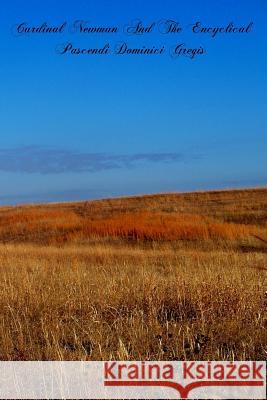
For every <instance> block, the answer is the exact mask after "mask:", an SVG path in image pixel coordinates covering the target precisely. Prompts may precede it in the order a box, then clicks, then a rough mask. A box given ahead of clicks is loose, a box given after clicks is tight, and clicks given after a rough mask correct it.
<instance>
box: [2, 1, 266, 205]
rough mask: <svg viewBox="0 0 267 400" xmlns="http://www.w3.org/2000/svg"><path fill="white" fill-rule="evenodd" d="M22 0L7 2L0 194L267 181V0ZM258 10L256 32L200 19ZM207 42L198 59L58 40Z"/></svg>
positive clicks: (29, 198)
mask: <svg viewBox="0 0 267 400" xmlns="http://www.w3.org/2000/svg"><path fill="white" fill-rule="evenodd" d="M153 3H154V4H153ZM153 3H152V2H148V1H147V2H144V1H143V0H142V1H141V0H135V1H127V2H122V1H119V0H113V1H109V0H98V1H90V0H88V1H79V0H76V1H73V0H71V1H65V2H64V3H63V2H55V1H52V0H47V1H38V2H37V1H27V0H24V1H18V0H17V1H13V0H9V1H6V0H3V1H1V4H0V34H1V40H0V79H1V81H0V82H1V91H0V132H1V135H0V185H1V193H0V204H8V203H13V204H14V203H22V202H42V201H61V200H82V199H89V198H98V197H109V196H119V195H128V194H141V193H152V192H165V191H191V190H199V189H213V188H229V187H247V186H263V185H266V181H267V175H266V171H267V168H266V167H267V165H266V159H267V157H266V127H267V124H266V122H267V121H266V115H267V113H266V93H267V87H266V86H267V85H266V64H267V63H266V61H267V54H266V34H267V25H266V16H267V2H266V1H265V0H255V1H250V0H236V1H235V2H233V1H231V0H222V1H220V2H214V1H207V0H206V1H205V0H204V1H201V2H199V1H197V0H187V1H177V0H165V1H164V2H163V1H156V2H153ZM169 18H170V19H173V20H176V21H179V23H180V24H181V26H182V27H183V32H182V33H180V34H173V35H160V34H158V33H157V32H156V31H155V32H153V33H151V34H147V35H139V36H138V37H136V36H134V35H132V36H126V35H124V34H122V33H121V32H118V33H116V34H113V35H104V34H69V33H68V31H66V32H65V33H64V34H51V35H42V34H31V35H22V36H18V35H15V34H14V32H15V30H14V26H15V25H16V24H19V23H22V22H27V23H28V25H29V26H38V25H40V24H42V23H43V22H47V23H48V24H49V25H53V26H55V25H59V24H61V23H62V22H64V21H67V22H68V24H69V25H71V24H72V23H73V22H74V21H75V20H77V19H81V20H87V21H90V25H92V26H96V25H97V26H103V25H104V26H109V25H115V26H119V28H122V27H123V26H124V25H127V24H130V23H131V21H133V20H135V19H139V20H141V21H143V23H144V25H149V24H150V23H151V22H154V21H156V22H157V21H159V20H161V19H169ZM197 21H201V24H202V25H203V26H211V27H214V26H219V27H220V26H222V27H223V26H227V24H228V23H229V22H233V23H234V24H235V25H236V26H242V25H247V24H248V23H249V22H251V21H252V22H253V29H252V32H251V33H249V34H218V35H217V37H216V38H212V37H211V36H210V35H209V34H193V33H192V31H191V26H192V24H193V23H195V22H197ZM120 41H125V42H127V44H128V45H129V46H131V47H137V46H141V45H146V46H152V45H154V46H162V45H165V46H166V48H169V47H172V46H174V45H176V44H179V43H185V45H186V46H187V47H199V46H200V45H201V46H202V47H203V48H205V50H206V51H207V53H206V54H205V55H202V56H199V57H196V58H195V59H194V60H191V59H189V58H188V57H181V56H180V57H177V58H176V59H172V58H171V57H170V56H169V54H168V53H166V54H164V55H162V56H158V55H154V56H144V55H143V56H141V55H139V56H136V55H135V56H133V55H128V56H127V55H124V56H121V55H114V54H110V55H108V56H100V55H98V56H92V55H91V56H90V55H82V56H77V55H70V54H68V55H66V54H65V55H59V54H57V53H56V51H55V49H56V48H57V47H58V45H60V44H63V43H66V42H72V43H73V45H74V46H76V47H86V48H87V47H96V46H103V45H104V44H105V43H107V42H109V43H110V44H111V46H113V45H114V44H115V43H117V42H120Z"/></svg>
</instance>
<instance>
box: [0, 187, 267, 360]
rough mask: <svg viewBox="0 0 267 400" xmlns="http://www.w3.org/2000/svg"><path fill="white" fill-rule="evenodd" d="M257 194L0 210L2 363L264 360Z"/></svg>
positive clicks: (262, 210)
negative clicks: (21, 361) (35, 361)
mask: <svg viewBox="0 0 267 400" xmlns="http://www.w3.org/2000/svg"><path fill="white" fill-rule="evenodd" d="M266 194H267V191H266V190H247V191H228V192H210V193H198V194H194V193H192V194H184V195H176V194H173V195H159V196H145V197H140V198H136V197H134V198H128V199H117V200H103V201H96V202H86V203H71V204H54V205H43V206H27V207H16V208H13V207H9V208H2V209H0V242H2V244H1V245H0V269H1V278H2V279H1V282H0V293H1V296H0V330H1V332H0V350H1V352H0V354H1V357H0V358H1V359H2V360H79V359H90V360H104V359H105V360H107V359H121V360H130V359H147V360H154V359H157V360H166V359H168V360H175V359H223V360H228V359H240V360H244V359H266V355H267V353H266V352H267V348H266V342H267V340H266V339H267V335H266V327H267V326H266V305H267V298H266V296H265V290H266V242H265V240H266V231H267V230H266ZM255 235H256V237H255Z"/></svg>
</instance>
